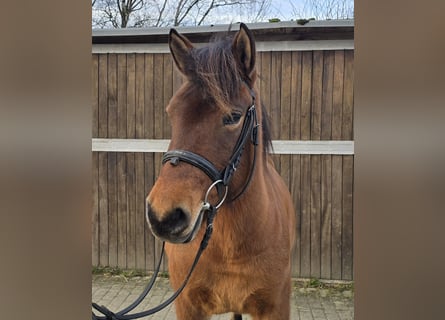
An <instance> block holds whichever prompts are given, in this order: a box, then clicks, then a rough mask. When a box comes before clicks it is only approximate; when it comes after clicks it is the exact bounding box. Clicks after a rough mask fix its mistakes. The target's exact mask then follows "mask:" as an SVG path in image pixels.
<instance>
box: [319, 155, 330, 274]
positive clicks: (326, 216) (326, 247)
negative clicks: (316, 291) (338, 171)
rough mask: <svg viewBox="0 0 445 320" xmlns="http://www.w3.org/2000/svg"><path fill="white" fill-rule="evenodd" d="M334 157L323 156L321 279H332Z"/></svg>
mask: <svg viewBox="0 0 445 320" xmlns="http://www.w3.org/2000/svg"><path fill="white" fill-rule="evenodd" d="M331 192H332V156H331V155H321V257H320V264H321V265H320V277H321V278H324V279H331V256H332V253H331V252H332V243H331V240H332V239H331V237H332V219H331V210H332V205H331V202H332V196H331Z"/></svg>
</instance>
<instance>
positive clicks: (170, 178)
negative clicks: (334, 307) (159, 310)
mask: <svg viewBox="0 0 445 320" xmlns="http://www.w3.org/2000/svg"><path fill="white" fill-rule="evenodd" d="M169 46H170V51H171V54H172V56H173V58H174V61H175V64H176V66H177V68H178V69H179V71H180V72H181V73H182V74H183V75H184V77H185V82H184V83H183V85H182V86H181V88H180V89H179V90H178V92H176V94H175V95H174V96H173V97H172V99H171V100H170V103H169V105H168V106H167V108H166V110H167V113H168V116H169V118H170V121H171V125H172V138H171V142H170V146H169V150H170V151H172V150H185V151H186V152H189V153H190V154H193V155H195V156H196V155H197V157H198V158H199V159H203V158H205V159H204V160H201V162H206V161H207V162H209V163H210V166H212V165H213V167H214V168H216V169H217V170H218V171H226V172H227V170H230V171H231V172H230V178H231V177H232V176H233V179H227V180H224V179H223V180H224V182H226V183H224V182H223V181H221V180H220V181H219V182H216V184H217V185H218V184H221V185H220V186H218V187H221V188H216V187H215V188H213V187H210V185H211V184H212V183H213V182H215V181H212V180H215V179H216V178H215V179H211V178H209V177H211V176H212V174H211V173H210V174H209V173H208V172H206V171H205V170H204V169H203V168H202V166H196V165H193V161H181V160H184V159H182V158H181V157H180V156H178V157H174V156H172V157H170V158H169V160H170V161H165V162H166V163H165V164H164V165H163V167H162V169H161V172H160V175H159V178H158V179H157V181H156V183H155V185H154V186H153V189H152V190H151V192H150V194H149V195H148V197H147V212H146V214H147V219H148V223H149V225H150V227H151V230H152V232H153V233H154V234H155V235H156V236H157V237H158V238H160V239H162V240H164V241H166V242H167V243H166V252H167V256H168V266H169V273H170V281H171V284H172V286H173V287H174V289H177V288H178V287H180V286H181V284H182V282H183V281H184V279H185V277H186V276H187V273H188V271H189V269H190V265H191V264H192V263H193V260H194V258H195V254H196V252H197V250H198V247H199V245H200V241H201V238H202V237H203V234H204V233H205V229H206V226H205V224H204V223H201V222H202V221H203V217H202V216H203V214H202V213H203V212H204V215H205V214H207V213H206V212H205V210H203V202H204V199H205V198H206V201H207V197H206V191H209V200H208V202H209V203H211V204H212V205H216V204H217V203H221V207H220V208H219V210H218V213H217V215H216V217H215V220H214V223H213V225H214V227H213V230H214V231H213V236H212V238H211V239H210V242H209V244H208V247H207V249H206V250H205V251H204V252H203V254H202V256H201V259H200V261H199V263H198V264H197V266H196V269H195V270H194V272H193V274H192V276H191V278H190V281H189V283H188V284H187V286H186V287H185V289H184V291H183V292H182V293H181V295H180V296H179V297H178V298H177V300H176V301H175V307H176V314H177V317H178V319H181V320H188V319H209V318H210V317H211V315H213V314H220V313H226V312H233V313H235V314H250V315H251V316H252V317H253V319H289V313H290V304H289V303H290V291H291V251H292V246H293V242H294V239H295V212H294V208H293V204H292V199H291V196H290V194H289V191H288V190H287V187H286V185H285V184H284V182H283V180H282V179H281V177H280V176H279V174H278V173H277V171H276V170H275V168H274V165H273V162H272V159H271V157H270V156H269V155H268V149H269V148H270V146H271V138H270V131H269V126H268V119H267V115H266V112H265V110H264V107H263V106H262V105H261V101H260V97H259V95H258V90H257V88H256V80H257V73H256V71H255V42H254V40H253V36H252V33H251V32H250V31H249V30H248V28H247V27H246V26H245V25H244V24H241V27H240V30H239V31H238V32H237V33H236V34H235V36H234V37H233V38H232V39H224V40H220V41H216V42H214V43H211V44H210V45H209V46H207V47H204V48H195V47H194V46H193V45H192V43H191V42H190V41H189V40H188V39H187V38H186V37H184V36H182V35H180V34H179V33H177V32H176V31H175V30H171V31H170V37H169ZM254 108H256V110H258V112H257V114H256V113H255V114H254V116H253V117H254V120H248V119H247V117H248V114H250V113H251V111H252V110H253V109H254ZM250 118H251V119H252V114H250ZM252 121H253V123H254V126H252V127H249V128H247V129H245V128H246V125H245V123H246V122H252ZM246 130H248V131H246ZM253 131H255V133H254V132H253ZM242 135H244V136H247V137H248V138H247V140H246V141H247V142H245V144H244V145H243V146H242V147H239V141H240V139H242V138H241V136H242ZM254 136H257V137H256V138H255V137H254ZM251 140H252V141H251ZM256 144H257V145H258V147H256ZM235 146H238V149H242V150H241V152H240V153H239V154H238V153H237V152H236V150H234V148H235V149H236V147H235ZM243 150H244V151H243ZM238 151H239V150H238ZM175 152H176V151H175ZM175 152H173V155H175V154H176V155H180V154H181V152H182V151H180V152H179V153H178V152H176V153H175ZM257 152H258V156H256V153H257ZM234 154H236V155H239V156H238V157H235V158H237V159H235V160H234V159H233V158H234V157H233V155H234ZM164 158H165V157H164ZM175 158H176V159H175ZM185 160H187V159H185ZM189 160H190V159H189ZM236 160H238V161H236ZM228 164H230V165H229V166H228ZM210 171H211V170H210ZM222 184H227V189H225V188H226V186H222ZM209 187H210V188H209ZM220 191H221V192H220ZM225 191H228V192H227V198H226V200H225V201H224V199H223V198H224V192H225ZM238 318H239V316H238Z"/></svg>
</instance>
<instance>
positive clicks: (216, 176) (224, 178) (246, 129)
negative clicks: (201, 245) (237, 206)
mask: <svg viewBox="0 0 445 320" xmlns="http://www.w3.org/2000/svg"><path fill="white" fill-rule="evenodd" d="M249 91H250V94H251V96H252V104H251V106H250V107H249V108H248V109H247V111H246V115H245V118H244V122H243V127H242V129H241V133H240V135H239V137H238V140H237V142H236V144H235V147H234V148H233V151H232V155H231V156H230V159H229V162H228V164H227V165H226V166H225V167H224V168H223V169H222V170H218V169H217V168H216V167H215V165H213V163H212V162H210V161H209V160H207V159H206V158H204V157H203V156H201V155H199V154H197V153H194V152H191V151H187V150H181V149H176V150H170V151H167V152H166V153H165V154H164V156H163V157H162V164H165V163H167V162H170V164H171V165H173V166H177V165H178V164H179V163H180V161H183V162H186V163H188V164H191V165H192V166H194V167H197V168H198V169H200V170H201V171H203V172H204V173H205V174H206V175H207V176H208V177H209V178H210V179H211V180H212V187H213V186H214V185H215V186H216V188H217V191H218V195H219V197H220V199H221V198H222V196H223V194H224V188H228V186H229V183H230V181H231V180H232V177H233V174H234V173H235V171H236V169H237V168H238V166H239V164H240V162H241V156H242V154H243V151H244V148H245V146H246V143H247V141H248V138H249V134H250V140H251V142H252V144H253V145H254V147H255V152H254V160H253V165H252V168H251V169H250V172H249V176H248V179H247V182H246V183H245V185H244V187H243V188H242V190H241V191H240V192H239V193H238V194H237V195H236V196H234V197H233V198H232V199H231V201H234V200H235V199H237V198H238V197H239V196H241V194H243V193H244V191H245V190H246V189H247V186H248V184H249V183H250V180H251V179H252V175H253V170H254V167H255V159H256V146H257V145H258V127H259V124H258V118H257V114H256V107H255V93H254V92H253V90H252V89H250V88H249Z"/></svg>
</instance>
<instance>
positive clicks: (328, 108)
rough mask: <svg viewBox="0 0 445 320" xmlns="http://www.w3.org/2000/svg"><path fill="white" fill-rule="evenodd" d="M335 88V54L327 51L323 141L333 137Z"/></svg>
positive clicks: (322, 118)
mask: <svg viewBox="0 0 445 320" xmlns="http://www.w3.org/2000/svg"><path fill="white" fill-rule="evenodd" d="M333 86H334V52H333V51H325V52H324V59H323V96H322V100H321V140H330V139H331V136H332V95H333V92H332V91H333Z"/></svg>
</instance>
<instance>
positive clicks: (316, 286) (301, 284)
mask: <svg viewBox="0 0 445 320" xmlns="http://www.w3.org/2000/svg"><path fill="white" fill-rule="evenodd" d="M294 289H297V290H299V289H303V290H302V291H305V290H307V289H309V290H307V291H309V292H310V291H312V290H316V291H319V290H328V291H329V292H330V293H343V292H345V291H351V292H354V282H352V281H334V280H323V279H317V278H310V279H294Z"/></svg>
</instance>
